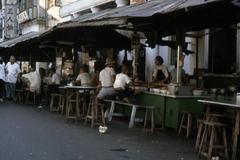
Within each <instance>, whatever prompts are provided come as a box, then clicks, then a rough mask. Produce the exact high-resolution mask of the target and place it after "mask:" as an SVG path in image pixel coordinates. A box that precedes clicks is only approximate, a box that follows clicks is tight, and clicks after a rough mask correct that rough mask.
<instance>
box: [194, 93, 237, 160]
mask: <svg viewBox="0 0 240 160" xmlns="http://www.w3.org/2000/svg"><path fill="white" fill-rule="evenodd" d="M198 102H201V103H204V104H207V107H208V108H207V111H209V110H210V109H209V107H210V106H211V105H218V106H222V107H230V108H231V109H234V110H235V111H236V115H235V118H236V119H235V125H234V129H233V133H232V134H233V135H232V138H233V139H232V140H233V142H232V150H233V152H232V160H236V155H237V142H238V136H239V129H240V101H237V99H236V98H235V97H225V98H212V99H207V100H206V99H204V100H201V99H199V100H198Z"/></svg>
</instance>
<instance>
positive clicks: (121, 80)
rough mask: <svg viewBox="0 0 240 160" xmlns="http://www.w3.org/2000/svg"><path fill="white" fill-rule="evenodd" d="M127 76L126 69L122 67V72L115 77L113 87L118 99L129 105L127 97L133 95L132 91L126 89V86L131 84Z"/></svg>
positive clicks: (124, 66)
mask: <svg viewBox="0 0 240 160" xmlns="http://www.w3.org/2000/svg"><path fill="white" fill-rule="evenodd" d="M127 74H128V67H127V66H126V65H123V66H122V72H121V73H119V74H117V75H116V79H115V82H114V85H113V87H114V90H115V91H116V93H117V96H118V97H119V99H120V100H123V101H125V102H127V103H129V97H130V96H131V95H133V91H132V90H131V89H129V88H128V85H129V84H130V83H132V81H131V79H130V78H129V77H128V75H127Z"/></svg>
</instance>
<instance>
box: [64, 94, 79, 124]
mask: <svg viewBox="0 0 240 160" xmlns="http://www.w3.org/2000/svg"><path fill="white" fill-rule="evenodd" d="M79 104H80V99H79V95H76V96H75V98H72V97H71V98H68V100H67V106H66V121H67V122H68V119H75V122H76V123H77V122H78V120H79V118H80V108H79Z"/></svg>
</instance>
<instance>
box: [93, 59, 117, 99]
mask: <svg viewBox="0 0 240 160" xmlns="http://www.w3.org/2000/svg"><path fill="white" fill-rule="evenodd" d="M105 65H106V67H105V68H104V69H103V70H102V71H101V72H100V73H99V82H100V87H101V89H100V91H99V93H98V95H97V98H98V99H102V98H104V97H106V96H111V95H114V94H115V90H114V89H113V82H114V80H115V76H116V73H115V71H114V69H113V60H112V59H111V58H107V59H106V63H105Z"/></svg>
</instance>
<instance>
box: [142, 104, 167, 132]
mask: <svg viewBox="0 0 240 160" xmlns="http://www.w3.org/2000/svg"><path fill="white" fill-rule="evenodd" d="M158 109H159V108H157V107H146V113H145V120H144V126H143V128H144V130H145V131H146V130H147V121H148V119H149V117H148V116H149V115H150V119H151V133H153V132H154V130H155V112H156V110H158ZM161 122H162V123H163V120H162V119H161ZM162 127H163V125H162Z"/></svg>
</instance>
